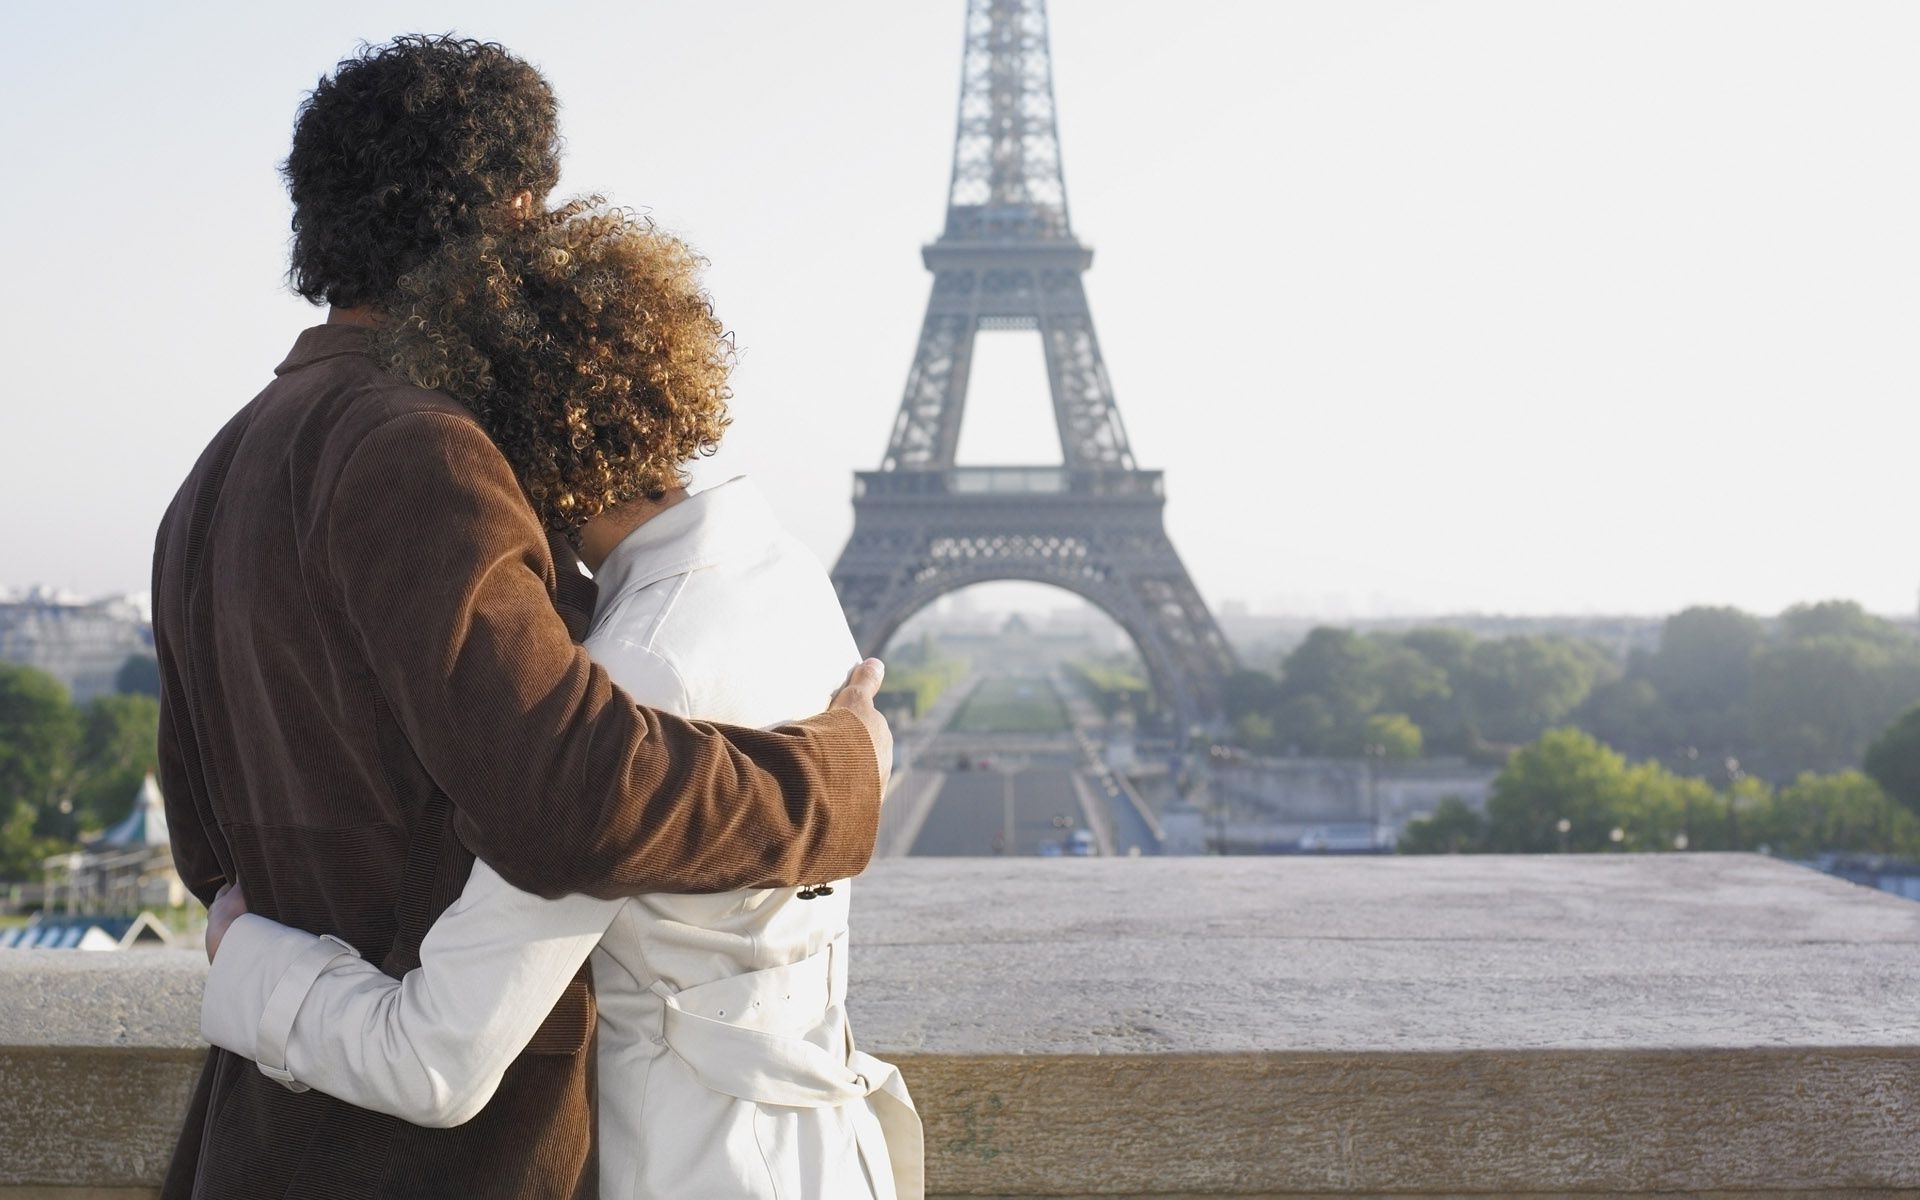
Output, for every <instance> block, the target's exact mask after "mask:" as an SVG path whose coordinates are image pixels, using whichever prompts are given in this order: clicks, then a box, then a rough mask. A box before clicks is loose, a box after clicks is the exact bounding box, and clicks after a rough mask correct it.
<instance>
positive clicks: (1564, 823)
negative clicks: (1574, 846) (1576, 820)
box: [1554, 817, 1573, 854]
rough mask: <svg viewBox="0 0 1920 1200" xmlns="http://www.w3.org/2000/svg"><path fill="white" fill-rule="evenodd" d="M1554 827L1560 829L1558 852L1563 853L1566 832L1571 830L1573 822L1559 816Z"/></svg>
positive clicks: (1565, 850) (1565, 845) (1565, 844)
mask: <svg viewBox="0 0 1920 1200" xmlns="http://www.w3.org/2000/svg"><path fill="white" fill-rule="evenodd" d="M1554 828H1555V829H1558V830H1559V831H1560V853H1562V854H1565V853H1566V852H1567V834H1569V833H1571V832H1572V831H1573V822H1572V821H1569V820H1567V819H1566V818H1565V817H1561V818H1560V820H1559V822H1558V823H1557V824H1556V825H1555V826H1554Z"/></svg>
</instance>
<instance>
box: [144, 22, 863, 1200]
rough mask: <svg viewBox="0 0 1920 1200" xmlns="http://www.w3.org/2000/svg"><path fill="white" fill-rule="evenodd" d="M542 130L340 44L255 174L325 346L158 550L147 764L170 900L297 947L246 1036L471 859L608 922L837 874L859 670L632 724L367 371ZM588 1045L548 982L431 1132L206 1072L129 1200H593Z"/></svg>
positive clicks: (245, 435)
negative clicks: (288, 205)
mask: <svg viewBox="0 0 1920 1200" xmlns="http://www.w3.org/2000/svg"><path fill="white" fill-rule="evenodd" d="M555 111H556V106H555V103H554V99H553V95H552V92H551V90H550V89H549V88H548V86H547V84H546V82H545V81H544V80H543V79H541V77H540V75H539V74H538V72H536V71H535V70H534V69H533V68H532V67H530V66H529V65H527V64H526V63H525V62H523V61H521V60H519V59H517V58H515V57H514V56H512V55H511V54H508V53H507V52H506V51H505V50H503V49H502V48H500V47H499V46H496V45H492V44H488V43H482V42H476V41H470V40H464V39H456V38H452V37H407V38H401V39H398V40H396V41H394V42H391V43H388V44H387V45H384V46H378V47H372V48H368V49H367V50H365V51H364V52H363V53H362V54H361V55H360V56H359V57H357V58H353V59H350V60H348V61H346V62H343V63H341V64H340V66H339V68H338V69H337V70H336V72H335V73H334V74H333V75H332V77H330V78H328V79H325V80H323V81H322V82H321V84H320V86H319V87H318V88H316V89H315V91H314V92H313V94H312V95H311V96H310V97H309V98H308V100H307V101H306V103H305V104H304V105H303V106H302V108H301V111H300V114H299V118H298V123H297V125H296V128H295V133H294V145H293V152H292V153H291V154H290V155H289V157H288V159H287V163H286V168H285V169H286V176H287V182H288V187H289V190H290V191H291V193H292V196H293V200H294V222H293V224H294V235H295V236H294V246H293V266H292V272H291V276H292V280H293V284H294V286H295V288H296V290H298V291H299V292H300V293H301V294H302V295H304V296H306V297H307V298H308V299H310V300H313V301H314V302H316V303H319V302H325V303H327V304H329V305H331V311H330V313H329V317H328V321H327V323H326V324H323V325H319V326H316V327H314V328H311V329H308V330H307V331H305V332H304V333H302V334H301V335H300V337H299V339H298V340H297V341H296V342H295V344H294V347H293V350H292V352H291V353H290V354H289V355H288V356H287V358H286V359H285V361H283V362H282V363H281V364H280V365H279V367H278V368H276V370H275V379H274V380H273V381H272V382H271V383H269V384H268V385H267V387H266V388H265V389H264V390H263V391H262V392H261V393H260V394H259V395H258V396H257V397H255V398H254V399H253V401H252V402H250V403H249V404H247V405H246V406H245V407H243V408H242V409H241V410H240V411H239V412H238V414H237V415H236V416H235V417H234V418H233V419H232V420H231V421H230V422H229V423H228V424H227V426H226V427H225V428H224V429H222V430H221V432H220V433H219V434H218V435H217V436H216V437H215V439H214V440H213V442H212V444H211V445H209V447H208V448H207V450H206V451H205V453H204V454H203V455H202V456H201V458H200V460H199V462H198V463H197V464H196V465H195V466H194V468H193V470H192V472H191V473H190V474H189V475H188V477H187V480H186V482H185V483H184V484H183V485H182V486H181V488H180V491H179V493H178V494H177V495H176V496H175V498H174V501H173V504H172V505H171V506H170V508H169V509H168V511H167V514H166V516H165V518H164V519H163V521H162V523H161V526H160V531H159V537H158V540H157V544H156V547H155V557H154V585H153V598H154V632H155V641H156V648H157V651H158V654H159V659H160V669H161V679H162V706H161V735H160V747H159V753H160V773H161V782H162V784H163V787H164V790H165V792H166V797H167V809H168V818H169V823H170V828H171V831H172V837H173V851H174V859H175V862H176V864H177V865H178V867H179V870H180V874H181V877H182V878H183V879H184V880H185V881H186V883H187V884H188V886H189V887H190V888H191V889H192V890H193V891H194V893H195V895H196V896H198V897H199V898H200V899H201V900H202V901H203V902H212V901H213V900H214V899H215V898H216V895H217V893H218V892H219V891H220V889H222V888H223V887H225V886H228V885H244V888H245V893H246V897H247V902H248V904H249V906H250V907H251V908H252V910H253V911H255V912H257V913H260V914H261V915H263V916H266V917H270V918H272V919H274V920H277V921H279V922H281V923H282V924H285V925H287V926H290V927H293V928H297V929H305V930H309V931H312V932H314V933H319V934H326V935H329V936H328V937H326V938H322V939H316V945H315V951H314V952H313V953H311V954H306V955H303V956H302V957H301V959H300V960H299V961H298V962H296V963H294V964H292V965H291V966H290V967H289V968H288V970H287V972H286V975H285V977H284V979H283V980H282V982H281V986H280V987H279V988H278V989H277V990H276V991H275V993H274V994H273V996H272V998H271V999H270V1001H269V1002H268V1003H267V1004H266V1006H265V1012H264V1015H263V1017H262V1020H261V1023H260V1030H259V1035H260V1045H262V1046H270V1045H273V1044H275V1042H276V1041H279V1042H281V1043H284V1034H285V1030H286V1028H287V1027H289V1026H290V1025H291V1023H292V1021H293V1019H294V1017H295V1016H296V1015H297V1011H298V997H299V996H300V995H302V994H303V993H304V992H305V990H306V987H307V985H308V984H309V983H310V982H311V981H312V980H313V979H314V978H315V977H317V976H318V975H320V974H322V973H324V972H326V971H327V970H328V969H329V968H330V967H331V966H333V965H335V964H336V961H337V960H339V959H341V958H342V956H360V955H364V956H366V957H367V958H368V959H369V960H371V961H376V962H378V963H379V965H380V967H381V969H382V970H384V971H386V972H387V973H388V974H391V975H394V976H396V977H397V976H399V975H401V974H403V973H404V972H406V971H407V970H408V969H409V968H411V967H413V966H415V965H417V964H418V961H419V952H420V943H421V939H422V937H423V936H424V934H425V931H426V930H427V928H428V927H429V926H430V925H431V924H432V923H433V921H434V919H435V917H437V916H438V915H439V914H440V913H441V912H442V911H443V910H444V909H445V908H446V907H447V906H448V905H449V904H450V903H451V901H452V900H453V899H454V898H455V897H456V896H458V895H459V893H460V891H461V888H462V886H463V885H464V884H465V882H466V880H467V878H468V876H469V874H470V871H471V868H472V865H473V862H474V856H475V855H478V856H479V857H480V858H482V859H484V860H485V861H486V862H487V863H488V864H489V865H490V866H491V867H492V868H493V869H494V870H495V871H496V872H497V873H498V874H499V875H500V876H501V877H502V878H503V879H505V880H507V881H509V882H510V883H512V884H513V885H514V886H516V887H519V888H523V889H525V890H527V891H528V892H532V893H537V894H539V895H543V896H560V895H564V894H568V893H583V894H588V895H594V896H601V897H607V898H615V897H622V896H629V895H635V894H640V893H648V892H719V891H727V890H732V889H738V888H748V887H753V888H795V887H801V886H803V885H804V884H805V882H806V881H807V880H821V879H840V878H844V877H846V876H849V875H852V874H855V873H857V872H858V871H859V870H860V869H861V868H862V867H864V865H865V863H866V861H867V859H868V857H870V855H871V853H872V849H873V838H874V832H875V828H876V826H877V822H878V817H879V805H880V794H881V791H882V771H881V770H878V769H876V766H877V764H884V763H885V761H886V758H887V755H888V753H889V750H890V743H889V739H888V736H887V732H886V728H885V723H884V722H883V721H881V720H880V719H879V717H878V714H877V713H875V712H874V711H873V708H872V697H873V693H874V691H875V690H876V689H877V687H878V683H879V664H878V663H874V662H871V661H869V662H868V663H864V664H861V665H860V666H859V667H858V668H856V669H855V671H854V675H853V677H852V679H851V680H850V681H849V683H848V686H846V687H845V688H844V689H843V690H842V692H841V693H840V695H839V696H837V697H836V698H835V701H834V707H832V708H831V709H830V710H829V711H828V712H826V713H824V714H821V715H820V716H817V717H814V718H810V719H808V720H805V721H801V722H798V723H796V724H792V725H787V726H783V727H780V728H778V729H774V730H771V731H759V730H752V729H739V728H730V727H726V726H715V725H710V724H696V723H693V722H689V721H686V720H684V719H680V718H676V717H674V716H671V715H668V714H666V713H662V712H659V711H655V710H653V709H649V708H645V707H641V706H638V705H636V704H635V703H633V702H632V700H631V699H630V698H629V697H628V696H627V695H626V694H625V693H623V692H621V691H620V690H618V689H617V688H615V687H614V686H613V684H612V683H611V682H610V680H609V679H608V676H607V674H606V672H605V670H604V669H602V668H601V667H599V666H597V665H595V664H594V663H593V662H592V660H591V659H589V658H588V657H587V655H586V654H585V652H584V651H583V650H581V648H580V647H579V646H578V645H576V643H575V639H576V637H577V636H578V635H579V633H580V632H581V631H582V630H583V628H584V622H585V618H586V616H587V615H589V614H590V613H591V611H592V608H593V596H592V584H591V583H590V582H589V581H588V580H587V579H586V578H585V577H584V576H583V575H582V573H581V571H580V569H579V562H578V559H577V558H576V557H575V555H574V552H573V550H572V548H571V546H570V545H569V543H568V540H567V538H566V536H565V535H564V533H555V534H553V535H552V536H549V531H548V530H547V529H546V528H543V524H544V523H543V520H542V518H541V517H539V516H536V514H535V512H534V509H533V508H532V507H531V506H530V504H529V502H528V499H527V491H526V489H525V488H523V486H522V482H521V481H520V480H519V479H517V478H516V477H515V474H514V472H513V470H512V469H511V468H510V466H509V463H508V461H507V460H506V458H505V457H503V455H502V454H501V451H500V449H499V448H498V447H497V446H496V445H495V443H494V442H493V441H492V440H490V439H489V437H488V436H487V432H486V427H485V426H483V425H482V423H481V422H480V420H479V419H478V418H477V417H476V415H475V413H474V412H473V411H471V410H470V409H469V408H467V407H465V406H463V405H462V404H460V403H459V402H457V401H455V400H454V399H452V398H451V397H449V396H447V395H445V394H443V393H441V392H437V391H433V390H429V389H427V388H423V387H420V386H417V385H415V384H413V383H411V382H409V381H408V380H407V379H405V378H403V377H401V376H399V375H395V374H393V373H390V372H389V371H388V370H387V369H386V367H385V366H384V364H383V362H382V360H380V359H379V358H377V357H376V354H375V349H374V346H373V334H374V333H375V331H376V330H377V329H378V327H379V326H380V325H381V324H382V322H383V321H385V320H387V319H388V318H389V315H390V314H391V313H393V312H394V311H395V310H396V309H397V307H398V303H399V287H400V281H401V278H402V276H403V275H405V274H406V273H407V272H408V271H409V270H411V269H413V268H416V267H418V266H420V265H421V264H423V263H425V262H426V261H427V260H428V259H430V258H431V257H432V256H433V255H435V254H436V253H437V252H438V251H439V250H440V249H441V248H442V247H443V246H445V245H446V244H447V243H448V242H449V241H450V240H452V239H455V238H460V237H464V236H467V235H470V234H473V233H475V232H477V231H481V230H485V229H487V228H489V227H491V226H492V225H494V224H495V223H511V222H514V221H520V220H525V219H528V218H530V217H532V216H534V215H535V214H537V213H538V212H540V211H541V209H542V207H543V202H544V200H545V198H546V195H547V193H548V191H549V190H550V189H551V188H552V186H553V183H554V180H555V177H556V175H557V169H558V167H557V160H556V147H557V145H558V138H557V132H556V125H555ZM496 406H497V405H496ZM497 415H498V414H496V416H497ZM830 682H831V681H827V680H822V681H821V694H823V695H824V694H825V692H826V691H827V689H828V687H829V686H830ZM876 756H877V757H876ZM334 935H337V937H336V936H334ZM214 948H215V947H212V946H210V950H212V949H214ZM594 1026H595V1010H594V1004H593V999H592V995H591V988H590V980H589V978H588V977H587V976H586V975H585V974H584V972H583V973H582V975H581V976H580V977H579V978H578V979H577V980H576V981H575V983H574V984H573V985H572V986H569V987H568V988H567V990H566V992H565V994H564V995H563V996H562V998H561V999H560V1001H559V1003H558V1005H557V1006H556V1007H555V1008H554V1009H553V1010H552V1012H551V1013H550V1014H549V1015H548V1016H547V1017H546V1019H545V1022H544V1024H542V1025H541V1026H540V1029H539V1031H538V1032H537V1033H536V1034H535V1035H534V1036H533V1039H532V1041H531V1043H530V1044H529V1045H528V1048H527V1050H526V1051H525V1052H524V1053H522V1054H520V1055H519V1056H518V1058H517V1059H516V1060H515V1061H514V1062H513V1064H512V1065H511V1067H509V1068H508V1069H507V1071H506V1073H505V1075H504V1078H503V1080H502V1082H501V1084H500V1086H499V1089H498V1091H497V1092H495V1093H494V1095H493V1097H492V1099H491V1101H490V1102H489V1103H487V1104H486V1106H485V1108H484V1109H483V1110H481V1111H480V1112H479V1113H478V1114H477V1115H475V1116H474V1117H473V1119H472V1120H471V1121H469V1122H467V1123H466V1124H464V1125H461V1126H460V1127H459V1128H455V1129H424V1128H419V1127H416V1126H413V1125H409V1124H407V1123H405V1122H404V1121H401V1120H399V1119H397V1118H394V1117H390V1116H382V1115H379V1114H376V1113H373V1112H370V1111H367V1110H364V1109H357V1108H354V1107H352V1106H350V1105H347V1104H345V1103H343V1102H341V1101H338V1100H335V1099H333V1098H331V1097H328V1096H325V1095H322V1094H320V1093H318V1092H313V1091H308V1090H306V1088H305V1087H304V1086H303V1085H301V1084H299V1083H298V1082H297V1081H295V1080H294V1079H293V1077H292V1075H291V1074H290V1073H289V1072H288V1071H287V1070H286V1064H284V1063H282V1062H276V1061H273V1060H272V1056H271V1055H270V1054H261V1055H259V1056H258V1057H259V1058H260V1061H259V1063H258V1065H257V1066H256V1064H255V1063H254V1062H252V1061H249V1060H248V1059H246V1058H243V1057H240V1056H239V1055H236V1054H233V1053H229V1052H227V1051H223V1050H217V1049H216V1050H214V1051H213V1052H212V1054H211V1055H210V1057H209V1058H208V1061H207V1064H206V1067H205V1069H204V1071H203V1072H202V1075H201V1078H200V1082H199V1086H198V1087H197V1089H196V1091H195V1094H194V1097H193V1100H192V1104H191V1107H190V1110H189V1112H188V1115H187V1121H186V1127H185V1130H184V1131H183V1133H182V1135H181V1139H180V1143H179V1147H178V1149H177V1151H176V1153H175V1156H174V1161H173V1164H172V1166H171V1167H170V1169H169V1171H168V1177H167V1180H166V1184H165V1188H164V1191H163V1195H164V1196H165V1197H167V1198H168V1200H188V1198H189V1197H196V1198H203V1200H230V1198H241V1197H260V1196H279V1197H313V1198H325V1200H339V1198H348V1197H463V1198H466V1197H501V1198H506V1197H515V1198H522V1197H532V1198H554V1200H559V1198H563V1197H589V1196H592V1195H594V1194H595V1188H596V1168H595V1163H594V1148H593V1145H592V1141H591V1133H592V1106H593V1097H592V1095H591V1087H592V1078H593V1077H592V1063H593V1058H592V1054H591V1046H592V1044H593V1038H594Z"/></svg>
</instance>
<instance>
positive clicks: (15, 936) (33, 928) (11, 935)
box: [0, 912, 173, 950]
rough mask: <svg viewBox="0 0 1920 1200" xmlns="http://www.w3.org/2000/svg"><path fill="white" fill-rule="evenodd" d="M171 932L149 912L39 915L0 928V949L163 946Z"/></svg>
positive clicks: (162, 947)
mask: <svg viewBox="0 0 1920 1200" xmlns="http://www.w3.org/2000/svg"><path fill="white" fill-rule="evenodd" d="M171 945H173V935H172V934H171V933H169V932H167V927H166V926H165V925H162V924H161V923H160V920H159V918H157V917H155V916H154V915H153V914H152V913H148V912H143V913H141V914H139V915H138V916H132V917H45V916H42V917H39V918H36V919H35V920H33V921H32V922H31V923H29V924H26V925H21V926H17V927H15V928H13V929H4V930H0V950H131V949H134V948H136V947H144V948H148V949H164V948H166V947H168V946H171Z"/></svg>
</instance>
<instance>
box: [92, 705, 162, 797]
mask: <svg viewBox="0 0 1920 1200" xmlns="http://www.w3.org/2000/svg"><path fill="white" fill-rule="evenodd" d="M159 736H160V702H159V701H158V700H155V699H154V698H153V697H151V696H144V695H139V694H121V695H107V696H100V697H98V698H96V699H95V700H94V701H93V702H92V703H91V704H88V705H87V706H86V708H84V709H82V710H81V736H80V745H79V753H78V755H77V761H76V762H75V764H74V766H75V770H74V777H73V808H74V812H75V815H76V817H77V819H78V822H79V824H80V825H81V826H83V827H87V828H93V829H99V828H103V827H105V826H107V825H109V824H111V823H113V822H115V821H118V820H119V819H120V818H121V817H123V816H125V815H126V813H127V808H128V806H129V804H131V802H132V801H133V798H134V795H135V794H136V793H137V792H138V791H139V790H140V784H141V782H142V781H143V780H144V779H145V778H146V775H147V772H149V771H151V770H153V769H154V767H155V765H156V761H157V747H158V743H159Z"/></svg>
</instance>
